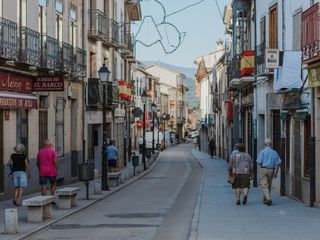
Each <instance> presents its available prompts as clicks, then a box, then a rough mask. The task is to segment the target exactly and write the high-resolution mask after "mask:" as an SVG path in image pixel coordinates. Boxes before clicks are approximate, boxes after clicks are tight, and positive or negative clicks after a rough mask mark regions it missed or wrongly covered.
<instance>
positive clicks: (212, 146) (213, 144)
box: [209, 138, 216, 158]
mask: <svg viewBox="0 0 320 240" xmlns="http://www.w3.org/2000/svg"><path fill="white" fill-rule="evenodd" d="M209 150H210V154H211V157H212V158H213V156H214V154H215V153H216V141H215V140H214V138H211V140H210V142H209Z"/></svg>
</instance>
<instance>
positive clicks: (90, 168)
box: [79, 163, 94, 182]
mask: <svg viewBox="0 0 320 240" xmlns="http://www.w3.org/2000/svg"><path fill="white" fill-rule="evenodd" d="M93 179H94V164H93V163H81V164H79V180H80V181H81V182H86V181H90V180H93Z"/></svg>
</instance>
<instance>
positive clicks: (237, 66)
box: [231, 54, 240, 79]
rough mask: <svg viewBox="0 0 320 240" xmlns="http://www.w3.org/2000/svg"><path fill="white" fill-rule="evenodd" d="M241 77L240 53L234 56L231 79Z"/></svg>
mask: <svg viewBox="0 0 320 240" xmlns="http://www.w3.org/2000/svg"><path fill="white" fill-rule="evenodd" d="M233 78H240V55H238V54H236V55H234V56H233V58H232V61H231V79H233Z"/></svg>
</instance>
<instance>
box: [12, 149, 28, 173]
mask: <svg viewBox="0 0 320 240" xmlns="http://www.w3.org/2000/svg"><path fill="white" fill-rule="evenodd" d="M26 158H27V156H26V155H25V154H18V153H13V154H11V160H12V163H11V166H10V169H11V172H18V171H23V172H25V171H26V163H25V160H26Z"/></svg>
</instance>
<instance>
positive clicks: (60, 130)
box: [56, 98, 64, 157]
mask: <svg viewBox="0 0 320 240" xmlns="http://www.w3.org/2000/svg"><path fill="white" fill-rule="evenodd" d="M56 152H57V156H58V157H63V154H64V99H63V98H57V99H56Z"/></svg>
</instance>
